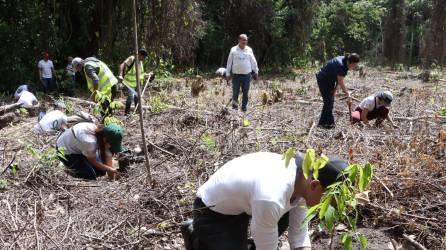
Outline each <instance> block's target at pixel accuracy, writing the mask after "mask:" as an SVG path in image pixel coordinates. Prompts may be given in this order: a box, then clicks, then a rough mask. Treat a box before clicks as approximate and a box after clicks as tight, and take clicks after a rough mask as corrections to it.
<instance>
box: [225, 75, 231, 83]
mask: <svg viewBox="0 0 446 250" xmlns="http://www.w3.org/2000/svg"><path fill="white" fill-rule="evenodd" d="M226 81H227V82H228V84H229V81H231V76H226Z"/></svg>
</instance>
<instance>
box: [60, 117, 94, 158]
mask: <svg viewBox="0 0 446 250" xmlns="http://www.w3.org/2000/svg"><path fill="white" fill-rule="evenodd" d="M96 129H97V126H96V124H94V123H90V122H81V123H78V124H76V125H74V126H73V127H71V128H70V129H67V130H65V131H64V132H63V133H62V134H61V135H60V137H59V138H58V139H57V146H58V147H63V148H64V149H65V154H67V155H71V154H82V155H84V156H86V157H94V156H95V155H96V151H97V148H98V146H97V138H96V135H95V131H96Z"/></svg>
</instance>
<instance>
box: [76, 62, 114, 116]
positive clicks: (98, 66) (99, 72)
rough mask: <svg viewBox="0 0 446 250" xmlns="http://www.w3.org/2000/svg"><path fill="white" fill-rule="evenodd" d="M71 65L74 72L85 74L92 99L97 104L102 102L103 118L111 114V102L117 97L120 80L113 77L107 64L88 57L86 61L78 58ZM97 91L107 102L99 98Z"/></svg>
mask: <svg viewBox="0 0 446 250" xmlns="http://www.w3.org/2000/svg"><path fill="white" fill-rule="evenodd" d="M71 64H72V66H73V71H74V72H83V73H84V74H85V78H86V79H87V86H88V89H89V90H90V91H91V93H92V99H93V100H94V101H95V102H100V101H101V105H102V116H107V115H109V114H111V109H110V102H111V101H113V99H114V97H115V96H116V84H117V83H118V79H116V77H115V76H114V75H113V72H111V70H110V69H109V68H108V66H107V65H106V64H105V63H103V62H102V61H100V60H99V59H97V58H95V57H88V58H86V59H85V60H83V59H82V58H80V57H76V58H74V59H73V61H72V63H71ZM96 91H98V92H99V93H100V94H101V95H103V96H106V97H107V98H106V100H100V99H99V98H97V95H96Z"/></svg>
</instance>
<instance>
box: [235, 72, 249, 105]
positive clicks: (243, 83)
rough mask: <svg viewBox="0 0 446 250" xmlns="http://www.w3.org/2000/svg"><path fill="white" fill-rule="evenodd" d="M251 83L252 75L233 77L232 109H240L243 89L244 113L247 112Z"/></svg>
mask: <svg viewBox="0 0 446 250" xmlns="http://www.w3.org/2000/svg"><path fill="white" fill-rule="evenodd" d="M250 82H251V74H246V75H236V74H234V75H233V76H232V108H234V109H237V108H238V96H239V94H240V89H242V94H243V95H242V111H246V108H247V106H248V92H249V85H250Z"/></svg>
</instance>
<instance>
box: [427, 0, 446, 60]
mask: <svg viewBox="0 0 446 250" xmlns="http://www.w3.org/2000/svg"><path fill="white" fill-rule="evenodd" d="M432 2H433V3H432V18H431V25H430V27H429V29H428V33H427V34H426V37H425V38H426V40H425V47H424V49H423V50H422V63H423V66H424V67H430V66H431V64H433V63H435V64H437V65H441V66H445V65H446V47H445V44H446V15H445V14H444V13H445V12H446V1H444V0H433V1H432Z"/></svg>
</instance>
